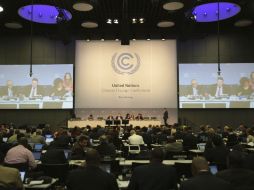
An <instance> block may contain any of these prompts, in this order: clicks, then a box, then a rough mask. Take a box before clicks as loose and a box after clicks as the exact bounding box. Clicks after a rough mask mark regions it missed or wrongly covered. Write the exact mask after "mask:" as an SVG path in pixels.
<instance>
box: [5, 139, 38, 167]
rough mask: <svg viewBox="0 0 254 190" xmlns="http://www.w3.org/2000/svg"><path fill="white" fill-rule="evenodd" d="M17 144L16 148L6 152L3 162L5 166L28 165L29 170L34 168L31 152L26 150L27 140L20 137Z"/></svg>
mask: <svg viewBox="0 0 254 190" xmlns="http://www.w3.org/2000/svg"><path fill="white" fill-rule="evenodd" d="M18 143H19V144H18V145H17V146H15V147H13V148H11V149H10V150H9V151H8V152H7V154H6V156H5V159H4V162H5V163H6V164H7V165H13V164H28V166H29V167H30V168H35V167H36V163H35V160H34V156H33V154H32V152H31V151H30V150H28V149H27V148H26V147H27V146H28V142H27V139H26V138H25V137H21V138H20V139H19V142H18Z"/></svg>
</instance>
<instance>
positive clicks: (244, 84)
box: [237, 77, 253, 96]
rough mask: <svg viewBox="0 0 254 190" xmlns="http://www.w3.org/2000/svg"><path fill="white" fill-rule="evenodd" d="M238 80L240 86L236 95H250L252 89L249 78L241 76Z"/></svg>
mask: <svg viewBox="0 0 254 190" xmlns="http://www.w3.org/2000/svg"><path fill="white" fill-rule="evenodd" d="M239 82H240V86H239V89H238V93H237V95H238V96H250V95H251V94H252V93H253V90H252V89H251V86H250V82H249V79H248V78H247V77H242V78H241V79H240V81H239Z"/></svg>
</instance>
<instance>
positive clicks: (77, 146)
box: [71, 135, 89, 160]
mask: <svg viewBox="0 0 254 190" xmlns="http://www.w3.org/2000/svg"><path fill="white" fill-rule="evenodd" d="M88 141H89V137H88V136H85V135H81V136H79V138H78V141H77V142H75V143H74V145H73V147H72V154H71V159H72V160H82V159H85V155H86V154H85V149H86V148H87V146H88Z"/></svg>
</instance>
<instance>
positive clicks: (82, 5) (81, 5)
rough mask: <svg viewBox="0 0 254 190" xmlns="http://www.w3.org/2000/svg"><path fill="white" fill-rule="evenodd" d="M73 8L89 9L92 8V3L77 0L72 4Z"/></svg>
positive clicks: (79, 9) (78, 9)
mask: <svg viewBox="0 0 254 190" xmlns="http://www.w3.org/2000/svg"><path fill="white" fill-rule="evenodd" d="M72 7H73V9H75V10H76V11H84V12H87V11H91V10H92V9H93V5H91V4H89V3H87V2H77V3H74V4H73V6H72Z"/></svg>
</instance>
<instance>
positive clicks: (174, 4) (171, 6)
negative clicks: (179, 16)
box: [163, 0, 184, 11]
mask: <svg viewBox="0 0 254 190" xmlns="http://www.w3.org/2000/svg"><path fill="white" fill-rule="evenodd" d="M183 7H184V3H183V2H181V1H180V0H170V1H168V2H166V3H164V4H163V9H165V10H167V11H176V10H179V9H182V8H183Z"/></svg>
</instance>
